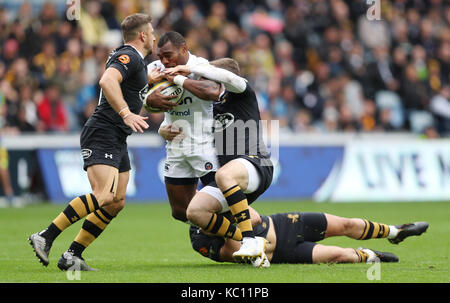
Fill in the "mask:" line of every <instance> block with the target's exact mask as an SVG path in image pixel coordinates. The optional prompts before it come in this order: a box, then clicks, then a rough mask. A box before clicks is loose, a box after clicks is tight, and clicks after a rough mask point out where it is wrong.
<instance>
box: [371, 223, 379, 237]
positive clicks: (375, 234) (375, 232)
mask: <svg viewBox="0 0 450 303" xmlns="http://www.w3.org/2000/svg"><path fill="white" fill-rule="evenodd" d="M379 232H380V223H373V233H372V237H371V238H377V237H378V233H379Z"/></svg>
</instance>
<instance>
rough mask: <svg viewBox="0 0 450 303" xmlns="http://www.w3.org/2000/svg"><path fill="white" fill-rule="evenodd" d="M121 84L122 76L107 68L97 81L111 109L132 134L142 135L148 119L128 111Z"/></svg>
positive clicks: (111, 68) (115, 70)
mask: <svg viewBox="0 0 450 303" xmlns="http://www.w3.org/2000/svg"><path fill="white" fill-rule="evenodd" d="M121 82H122V74H121V73H120V72H119V70H117V69H115V68H113V67H109V68H107V69H106V71H105V72H104V73H103V76H102V77H101V79H100V81H99V85H100V87H101V88H102V92H103V93H104V94H105V97H106V100H107V101H108V103H109V104H110V105H111V107H112V108H113V109H114V110H115V111H116V112H117V113H118V114H119V115H120V116H121V117H122V119H123V121H124V123H125V124H126V125H128V126H129V127H130V128H131V129H132V130H133V131H134V132H137V131H139V132H141V133H143V132H144V131H143V129H147V128H148V124H147V122H145V120H147V119H148V117H142V116H139V115H136V114H134V113H132V112H131V111H130V109H129V108H128V104H127V102H126V101H125V99H124V98H123V94H122V89H121V88H120V83H121Z"/></svg>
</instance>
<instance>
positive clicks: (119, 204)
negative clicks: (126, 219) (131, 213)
mask: <svg viewBox="0 0 450 303" xmlns="http://www.w3.org/2000/svg"><path fill="white" fill-rule="evenodd" d="M124 207H125V196H120V197H114V199H113V203H111V205H110V206H109V210H110V212H111V215H113V216H116V215H117V214H118V213H119V212H120V211H121V210H122V209H123V208H124Z"/></svg>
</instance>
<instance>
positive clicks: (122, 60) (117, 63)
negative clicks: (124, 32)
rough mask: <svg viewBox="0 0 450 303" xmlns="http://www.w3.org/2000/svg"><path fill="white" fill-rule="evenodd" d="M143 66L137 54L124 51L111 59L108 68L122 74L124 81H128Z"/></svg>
mask: <svg viewBox="0 0 450 303" xmlns="http://www.w3.org/2000/svg"><path fill="white" fill-rule="evenodd" d="M140 65H141V58H139V57H138V55H137V54H135V53H134V52H130V51H123V52H118V53H117V54H114V56H113V57H112V58H111V59H110V62H109V65H108V67H114V68H115V69H117V70H118V71H119V72H120V73H121V74H122V81H124V80H126V79H127V78H128V77H129V76H130V75H132V74H133V73H135V72H137V71H138V69H139V66H140Z"/></svg>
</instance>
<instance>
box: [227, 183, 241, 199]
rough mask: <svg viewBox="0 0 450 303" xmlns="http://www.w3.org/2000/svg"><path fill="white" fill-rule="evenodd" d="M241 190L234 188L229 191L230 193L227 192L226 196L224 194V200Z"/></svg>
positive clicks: (237, 187)
mask: <svg viewBox="0 0 450 303" xmlns="http://www.w3.org/2000/svg"><path fill="white" fill-rule="evenodd" d="M240 189H241V188H240V187H239V186H236V187H235V188H233V189H231V190H230V191H228V192H227V193H226V194H224V195H223V196H224V197H225V198H228V197H229V196H231V195H232V194H234V193H235V192H237V191H238V190H240Z"/></svg>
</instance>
